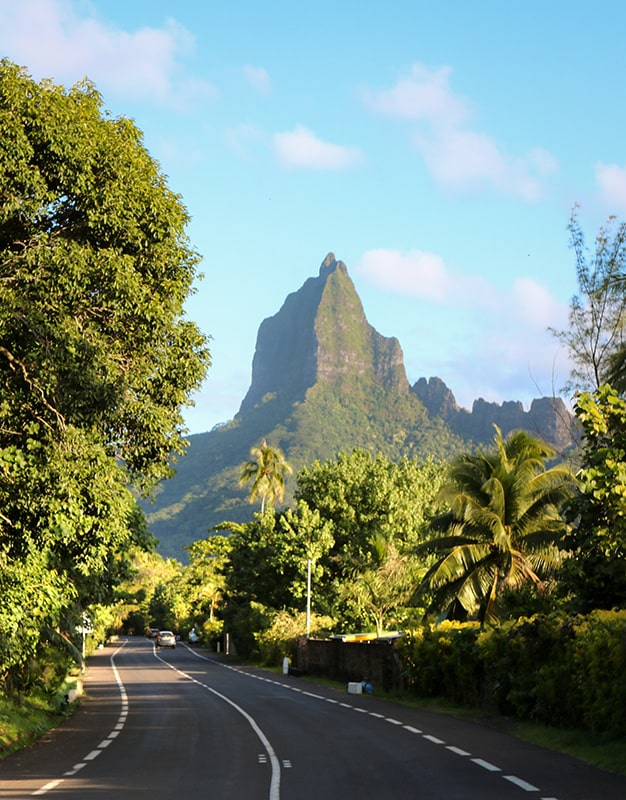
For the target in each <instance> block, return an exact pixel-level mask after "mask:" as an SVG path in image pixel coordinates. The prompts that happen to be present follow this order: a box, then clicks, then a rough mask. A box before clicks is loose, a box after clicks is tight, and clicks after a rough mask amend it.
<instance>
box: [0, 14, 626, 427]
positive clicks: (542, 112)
mask: <svg viewBox="0 0 626 800" xmlns="http://www.w3.org/2000/svg"><path fill="white" fill-rule="evenodd" d="M625 28H626V3H623V2H621V0H612V1H611V2H608V1H607V0H596V2H594V3H590V2H588V0H585V1H584V2H583V1H582V0H568V1H566V0H551V2H545V0H542V1H541V2H539V1H538V0H526V2H524V3H513V2H502V0H476V2H473V3H470V2H466V0H439V2H436V3H435V2H432V0H428V1H427V2H422V1H421V0H387V1H386V2H385V3H381V2H378V0H359V1H358V2H357V1H355V0H344V1H343V2H342V1H341V0H334V2H327V0H316V2H315V3H307V4H303V3H294V2H293V0H290V2H282V0H277V1H275V2H274V1H273V0H266V2H263V3H261V2H253V1H252V0H240V1H239V2H238V1H237V0H231V1H230V2H225V1H220V2H215V1H214V0H180V2H178V3H171V2H164V1H160V0H150V2H148V1H147V0H126V2H119V1H118V0H91V2H87V1H86V0H20V2H19V3H16V2H15V0H0V54H2V55H3V56H6V57H8V58H10V59H11V60H13V61H15V62H17V63H19V64H21V65H23V66H25V67H26V68H27V70H28V71H29V72H30V73H31V74H32V76H33V77H35V78H37V79H40V78H43V77H50V78H52V79H53V80H55V81H56V82H59V83H63V84H65V85H68V86H69V85H71V84H73V83H75V82H76V81H78V80H80V79H82V78H83V77H84V76H88V77H89V78H90V79H91V80H93V81H94V82H95V84H96V86H97V88H98V89H99V90H100V92H101V93H102V95H103V99H104V105H105V107H106V108H108V109H110V110H111V112H112V113H113V114H115V115H123V116H127V117H131V118H132V119H134V120H135V122H136V123H137V125H138V126H139V128H140V129H141V130H142V131H143V133H144V141H145V144H146V146H147V147H148V149H149V150H150V152H151V154H152V155H153V156H154V157H155V158H156V159H157V160H158V161H159V163H160V164H161V167H162V170H163V172H164V173H165V174H166V175H167V176H168V179H169V185H170V186H171V188H172V189H173V190H174V191H176V192H178V193H180V194H181V195H182V198H183V201H184V203H185V205H186V206H187V208H188V210H189V213H190V215H191V217H192V222H191V225H190V227H189V235H190V237H191V240H192V243H193V245H194V246H195V248H196V249H197V250H198V251H199V252H200V253H201V254H202V255H203V257H204V262H203V265H202V271H203V272H204V275H205V277H204V280H203V281H202V282H200V283H199V285H198V290H197V293H196V294H195V296H194V297H193V298H192V299H191V300H190V302H189V304H188V314H189V317H190V318H192V319H194V320H195V321H196V322H197V323H198V324H199V326H200V327H201V329H202V330H203V331H204V332H205V333H206V334H209V335H210V336H211V337H212V342H211V352H212V358H213V366H212V367H211V369H210V372H209V376H208V379H207V381H206V383H205V385H204V386H203V389H202V391H201V392H200V393H199V394H198V396H197V397H196V398H195V399H196V406H195V408H193V409H189V411H188V412H187V414H186V419H187V421H188V425H189V429H190V431H191V432H192V433H198V432H202V431H205V430H210V429H211V428H212V427H213V425H215V424H216V423H218V422H223V421H226V420H228V419H231V418H232V417H233V416H234V414H235V413H236V412H237V410H238V408H239V404H240V402H241V400H242V399H243V396H244V395H245V393H246V391H247V388H248V386H249V384H250V378H251V366H252V358H253V355H254V347H255V343H256V334H257V330H258V328H259V325H260V323H261V322H262V320H263V319H264V318H265V317H268V316H271V315H273V314H275V313H276V312H277V311H278V310H279V308H280V306H281V305H282V303H283V301H284V299H285V297H286V296H287V294H289V293H290V292H293V291H296V290H297V289H299V288H300V286H301V285H302V284H303V283H304V281H305V280H306V279H307V278H309V277H312V276H314V275H317V273H318V270H319V266H320V264H321V262H322V261H323V260H324V258H325V256H326V254H327V253H328V252H333V253H335V255H336V257H337V258H338V259H340V260H342V261H344V262H345V263H346V265H347V267H348V271H349V274H350V276H351V277H352V280H353V281H354V284H355V287H356V290H357V292H358V294H359V296H360V298H361V300H362V303H363V307H364V310H365V313H366V316H367V318H368V320H369V322H370V323H371V324H372V325H373V326H374V327H375V328H376V329H377V330H378V331H379V332H380V333H382V334H383V335H385V336H396V337H397V338H398V339H399V341H400V344H401V346H402V349H403V352H404V357H405V365H406V368H407V374H408V377H409V380H410V382H411V383H414V382H415V381H416V380H417V379H418V378H419V377H422V376H424V377H427V378H428V377H430V376H438V377H440V378H442V379H443V380H444V381H445V382H446V383H447V385H448V386H449V387H450V388H451V389H452V391H453V392H454V394H455V396H456V398H457V401H458V402H459V404H460V405H462V406H465V407H467V408H470V407H471V404H472V402H473V400H474V399H477V398H479V397H482V398H484V399H486V400H490V401H497V402H502V401H503V400H520V401H522V402H523V403H524V406H525V407H526V408H527V407H528V404H529V402H530V400H531V399H532V398H533V397H539V396H543V395H550V394H552V393H554V392H557V393H558V391H559V390H560V388H561V387H562V386H563V384H564V383H565V381H566V379H567V376H568V371H569V368H568V363H567V353H566V352H565V351H564V350H563V349H562V348H561V346H560V345H559V343H558V341H557V340H556V339H555V338H554V337H553V336H552V335H551V334H550V333H548V332H547V328H548V326H552V327H556V328H561V327H563V326H565V325H566V322H567V311H568V305H569V301H570V298H571V296H572V295H573V294H574V292H575V291H576V273H575V263H574V258H573V253H572V252H571V250H570V249H569V246H568V244H569V243H568V232H567V224H568V220H569V216H570V213H571V210H572V208H573V206H574V204H578V205H579V206H580V210H579V218H580V221H581V224H582V227H583V229H584V230H585V233H586V236H587V241H588V244H589V245H590V246H593V243H594V239H595V237H596V235H597V233H598V231H599V228H600V226H601V225H602V224H604V223H605V222H606V220H607V218H608V217H609V215H616V216H617V217H618V219H620V220H621V219H622V218H623V216H624V214H625V213H626V145H625V144H624V130H626V120H625V116H626V103H624V94H625V90H624V83H623V82H624V76H625V75H626V69H625V67H626V63H625V62H626V48H624V46H623V31H624V29H625Z"/></svg>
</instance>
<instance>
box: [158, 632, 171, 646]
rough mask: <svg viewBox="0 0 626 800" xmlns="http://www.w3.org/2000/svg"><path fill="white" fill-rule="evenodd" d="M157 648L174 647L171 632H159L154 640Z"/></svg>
mask: <svg viewBox="0 0 626 800" xmlns="http://www.w3.org/2000/svg"><path fill="white" fill-rule="evenodd" d="M156 645H157V647H172V648H174V647H176V637H175V636H174V634H173V633H172V631H159V635H158V636H157V640H156Z"/></svg>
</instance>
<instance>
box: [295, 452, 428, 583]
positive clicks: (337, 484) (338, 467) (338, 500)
mask: <svg viewBox="0 0 626 800" xmlns="http://www.w3.org/2000/svg"><path fill="white" fill-rule="evenodd" d="M443 475H444V467H443V466H442V465H440V464H436V463H434V462H433V461H426V462H420V461H418V460H417V459H407V458H403V459H402V460H401V461H400V462H399V463H397V464H396V463H394V462H393V461H390V460H389V459H388V458H386V457H385V456H383V455H382V454H380V453H379V454H377V455H376V457H373V456H372V455H371V453H369V452H368V451H367V450H362V449H355V450H353V451H352V453H349V454H347V453H339V455H338V456H337V458H336V459H329V460H328V461H325V462H320V461H315V462H314V463H313V464H312V465H311V466H310V467H305V468H303V469H302V470H301V471H300V472H299V473H298V475H297V489H296V492H295V497H296V499H298V500H304V501H305V502H306V503H307V505H308V506H309V507H310V508H311V509H315V510H316V511H318V512H319V514H320V517H321V519H322V520H327V521H329V522H331V523H332V526H333V527H332V531H333V536H334V537H335V545H334V547H333V549H332V551H331V553H330V554H329V558H330V559H332V561H333V564H334V569H335V572H336V573H337V576H338V578H339V579H344V578H348V577H351V576H352V575H353V574H354V571H355V569H360V568H361V566H362V565H363V564H364V563H366V562H367V561H368V559H369V558H370V557H371V542H372V539H373V537H376V536H379V535H382V536H383V537H384V538H385V539H386V540H390V539H392V538H393V540H394V541H395V542H396V543H397V544H398V545H399V546H400V547H401V548H404V549H406V550H410V549H411V547H412V546H415V545H416V544H417V543H418V542H419V541H420V540H421V539H422V537H423V535H424V532H425V530H426V527H427V522H428V520H429V519H430V516H431V514H432V512H433V510H434V505H435V498H436V496H437V492H438V490H439V487H440V485H441V481H442V478H443Z"/></svg>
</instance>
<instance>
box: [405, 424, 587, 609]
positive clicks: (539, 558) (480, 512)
mask: <svg viewBox="0 0 626 800" xmlns="http://www.w3.org/2000/svg"><path fill="white" fill-rule="evenodd" d="M494 427H495V428H496V435H495V437H494V445H495V449H494V451H493V452H489V453H484V452H479V453H477V454H476V455H469V454H465V455H462V456H459V457H458V458H457V459H456V460H455V461H454V462H453V463H452V464H451V466H450V469H449V473H448V476H447V480H446V481H445V483H444V485H443V487H442V489H441V492H440V499H441V501H442V502H443V504H444V507H446V506H447V510H446V511H445V512H444V513H442V514H441V515H440V516H438V517H436V518H435V519H434V520H433V522H432V523H431V529H432V530H433V531H443V532H444V533H443V535H440V536H438V537H436V538H433V539H432V540H430V541H428V542H426V543H425V544H423V545H421V546H420V548H418V550H419V551H420V552H421V553H427V552H430V553H434V554H437V555H438V556H439V559H438V560H437V561H436V563H435V564H434V565H433V566H432V567H431V568H430V569H429V570H428V572H427V573H426V575H425V577H424V579H423V581H422V583H421V584H420V587H418V590H417V592H416V595H422V594H425V593H427V592H428V593H430V595H431V603H430V607H429V608H428V609H427V612H426V613H429V612H434V611H439V612H444V613H446V614H448V613H449V612H450V611H451V609H452V608H454V607H455V606H456V607H457V608H459V606H460V609H459V610H460V611H462V612H463V613H465V614H467V615H475V614H478V618H479V620H480V621H481V622H484V621H485V620H489V621H496V620H497V617H498V610H497V604H496V601H497V597H498V594H499V593H501V592H502V590H504V589H519V588H520V587H521V586H523V585H524V584H525V583H527V582H529V581H530V582H532V583H534V584H535V585H536V586H537V587H538V588H540V589H541V588H542V587H543V579H544V578H546V577H548V576H549V575H550V574H552V573H553V572H554V571H555V570H556V568H557V567H558V566H559V565H560V563H561V562H562V560H563V557H564V554H563V551H562V548H561V546H560V543H561V541H562V537H563V535H564V533H565V532H566V530H567V526H566V524H565V522H564V521H563V519H562V518H561V516H560V513H559V511H560V508H561V507H562V504H563V502H564V500H565V499H566V498H568V497H569V496H570V495H571V493H572V490H573V486H574V476H573V474H572V472H571V470H570V469H569V468H568V467H566V466H564V465H560V466H553V467H551V468H546V462H547V461H548V460H549V459H551V458H554V456H555V452H554V451H553V450H552V448H551V447H550V446H549V445H547V444H545V443H543V442H540V441H538V440H536V439H534V438H533V437H531V436H530V435H529V434H528V433H526V432H524V431H515V432H513V433H511V434H510V435H509V436H508V438H507V439H506V440H505V439H503V437H502V432H501V430H500V429H499V428H498V427H497V426H494Z"/></svg>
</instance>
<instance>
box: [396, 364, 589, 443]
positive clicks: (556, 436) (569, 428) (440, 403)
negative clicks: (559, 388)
mask: <svg viewBox="0 0 626 800" xmlns="http://www.w3.org/2000/svg"><path fill="white" fill-rule="evenodd" d="M411 391H412V392H414V393H415V394H416V395H417V396H418V397H419V399H420V400H421V401H422V403H423V404H424V405H425V406H426V408H427V409H428V413H429V414H430V416H431V417H441V418H442V419H443V420H445V422H446V423H447V424H448V425H449V426H450V428H451V429H452V430H453V431H454V432H455V433H457V434H459V435H460V436H462V437H463V438H464V439H470V440H472V441H474V442H485V441H489V440H490V439H491V438H492V437H493V433H494V429H493V426H494V425H497V426H498V427H499V428H500V430H501V431H502V433H503V434H504V435H505V436H506V435H507V434H508V433H510V432H511V431H513V430H519V429H522V430H525V431H528V432H529V433H530V434H531V435H533V436H537V437H539V438H541V439H544V440H545V441H546V442H550V443H551V444H553V445H554V446H555V447H556V449H557V450H558V451H559V452H564V451H566V450H567V449H569V448H570V447H571V446H572V445H573V444H574V443H575V442H577V441H578V433H577V431H576V427H575V424H574V419H573V417H572V415H571V414H570V413H569V411H568V410H567V407H566V405H565V403H564V402H563V400H562V399H561V398H560V397H541V398H538V399H536V400H533V401H532V403H531V406H530V409H529V410H528V411H524V406H523V405H522V403H520V402H519V401H505V402H504V403H502V404H499V403H489V402H487V401H486V400H483V399H482V398H479V399H478V400H474V403H473V405H472V410H471V411H467V410H466V409H464V408H459V406H458V405H457V402H456V399H455V397H454V395H453V394H452V392H451V390H450V389H448V387H447V386H446V384H445V383H444V382H443V381H442V380H441V379H440V378H429V380H428V381H427V380H426V378H420V379H419V380H418V381H417V383H415V384H414V385H413V386H412V387H411Z"/></svg>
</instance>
